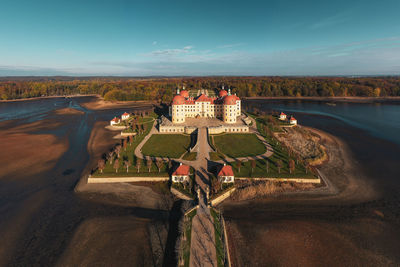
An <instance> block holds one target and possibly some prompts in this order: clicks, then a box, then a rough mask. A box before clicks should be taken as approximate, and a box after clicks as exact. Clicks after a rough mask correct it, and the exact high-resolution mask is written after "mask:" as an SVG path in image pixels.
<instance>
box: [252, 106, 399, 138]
mask: <svg viewBox="0 0 400 267" xmlns="http://www.w3.org/2000/svg"><path fill="white" fill-rule="evenodd" d="M250 103H251V104H252V105H254V106H257V107H259V108H260V109H269V110H276V111H283V112H285V113H287V114H288V115H289V114H293V113H299V112H302V113H307V114H313V115H322V116H326V117H330V118H335V119H338V120H340V121H342V122H344V123H346V124H347V125H349V126H351V127H356V128H359V129H363V130H366V131H367V132H368V133H370V134H372V135H374V136H376V137H379V138H382V139H385V140H388V141H391V142H395V143H397V144H400V104H394V103H388V104H386V103H347V102H338V103H335V104H336V105H335V106H332V105H328V104H327V102H323V101H295V100H287V101H265V100H255V101H251V102H250ZM299 123H303V122H302V121H300V122H299Z"/></svg>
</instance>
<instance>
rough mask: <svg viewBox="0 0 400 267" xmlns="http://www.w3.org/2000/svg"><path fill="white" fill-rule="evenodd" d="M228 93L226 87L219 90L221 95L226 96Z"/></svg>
mask: <svg viewBox="0 0 400 267" xmlns="http://www.w3.org/2000/svg"><path fill="white" fill-rule="evenodd" d="M227 94H228V92H227V91H226V90H224V89H222V90H221V91H219V96H220V97H224V96H226V95H227Z"/></svg>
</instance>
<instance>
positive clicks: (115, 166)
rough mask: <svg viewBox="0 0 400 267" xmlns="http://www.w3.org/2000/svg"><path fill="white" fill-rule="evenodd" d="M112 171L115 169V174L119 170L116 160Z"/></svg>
mask: <svg viewBox="0 0 400 267" xmlns="http://www.w3.org/2000/svg"><path fill="white" fill-rule="evenodd" d="M114 169H115V172H116V173H117V172H118V169H119V160H118V159H116V160H115V161H114Z"/></svg>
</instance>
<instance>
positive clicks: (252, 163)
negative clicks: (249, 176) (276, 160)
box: [250, 159, 256, 173]
mask: <svg viewBox="0 0 400 267" xmlns="http://www.w3.org/2000/svg"><path fill="white" fill-rule="evenodd" d="M250 165H251V172H252V173H253V171H254V168H255V167H256V161H255V160H254V159H252V160H251V161H250Z"/></svg>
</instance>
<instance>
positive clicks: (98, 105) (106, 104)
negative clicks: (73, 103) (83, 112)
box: [81, 96, 156, 110]
mask: <svg viewBox="0 0 400 267" xmlns="http://www.w3.org/2000/svg"><path fill="white" fill-rule="evenodd" d="M153 104H156V102H155V101H105V100H104V99H103V98H102V97H100V96H96V98H94V99H92V100H91V101H89V102H86V103H82V104H81V105H82V106H83V107H85V108H87V109H90V110H102V109H113V108H136V109H139V108H151V107H152V105H153Z"/></svg>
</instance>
